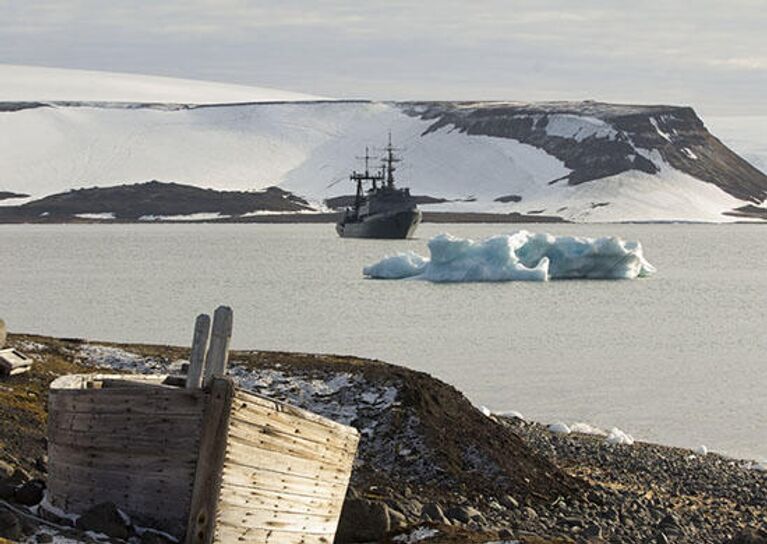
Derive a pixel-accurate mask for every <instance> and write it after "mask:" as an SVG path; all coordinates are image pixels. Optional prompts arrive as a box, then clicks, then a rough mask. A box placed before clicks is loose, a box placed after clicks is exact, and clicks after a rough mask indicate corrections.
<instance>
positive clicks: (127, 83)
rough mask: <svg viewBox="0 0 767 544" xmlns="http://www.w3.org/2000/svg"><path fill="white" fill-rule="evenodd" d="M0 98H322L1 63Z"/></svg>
mask: <svg viewBox="0 0 767 544" xmlns="http://www.w3.org/2000/svg"><path fill="white" fill-rule="evenodd" d="M0 81H2V82H3V85H2V86H0V102H51V101H55V102H113V103H121V102H122V103H175V104H223V103H240V102H280V101H288V102H290V101H295V100H299V101H300V100H321V98H320V97H318V96H312V95H308V94H302V93H295V92H290V91H282V90H278V89H269V88H263V87H250V86H247V85H234V84H231V83H218V82H213V81H200V80H191V79H179V78H172V77H162V76H147V75H139V74H124V73H116V72H98V71H91V70H71V69H64V68H44V67H40V66H20V65H15V64H0Z"/></svg>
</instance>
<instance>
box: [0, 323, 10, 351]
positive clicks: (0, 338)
mask: <svg viewBox="0 0 767 544" xmlns="http://www.w3.org/2000/svg"><path fill="white" fill-rule="evenodd" d="M7 337H8V331H7V330H6V328H5V321H3V320H2V319H0V349H2V348H3V347H4V346H5V339H6V338H7Z"/></svg>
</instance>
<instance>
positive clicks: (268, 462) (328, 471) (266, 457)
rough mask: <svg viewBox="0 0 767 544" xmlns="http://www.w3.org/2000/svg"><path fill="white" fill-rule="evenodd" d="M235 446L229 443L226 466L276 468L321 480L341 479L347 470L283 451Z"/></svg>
mask: <svg viewBox="0 0 767 544" xmlns="http://www.w3.org/2000/svg"><path fill="white" fill-rule="evenodd" d="M235 447H236V445H234V444H230V447H229V450H228V451H227V455H226V465H227V466H228V465H229V464H232V465H234V464H238V465H240V466H242V467H243V468H244V469H248V468H250V469H251V470H253V471H256V470H261V469H263V468H276V469H277V470H278V471H279V472H282V473H283V474H287V475H296V476H301V477H303V478H312V479H318V480H319V481H323V482H335V481H342V479H343V476H344V475H345V474H346V472H347V470H348V469H347V467H345V466H339V465H337V464H334V463H323V462H322V461H320V460H309V459H300V458H298V457H291V456H289V455H287V454H284V453H280V452H273V451H268V450H262V449H258V450H254V449H252V448H237V449H236V450H235Z"/></svg>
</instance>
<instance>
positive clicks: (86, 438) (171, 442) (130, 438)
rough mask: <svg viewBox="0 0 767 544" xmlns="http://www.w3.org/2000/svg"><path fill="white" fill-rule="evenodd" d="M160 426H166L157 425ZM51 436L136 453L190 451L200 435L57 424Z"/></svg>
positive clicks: (63, 441)
mask: <svg viewBox="0 0 767 544" xmlns="http://www.w3.org/2000/svg"><path fill="white" fill-rule="evenodd" d="M155 428H158V429H161V428H163V427H159V426H158V427H155ZM48 440H49V442H51V443H52V444H58V445H61V446H72V447H81V448H93V449H97V450H100V451H103V452H112V453H113V454H114V453H120V452H122V453H124V454H126V455H127V454H129V453H130V454H135V453H139V452H147V453H150V452H160V451H182V452H183V451H188V450H190V449H192V450H194V449H196V448H197V445H198V443H199V437H198V436H197V435H196V434H194V435H192V434H183V435H175V434H165V435H159V434H158V435H152V434H144V435H139V436H137V435H136V434H134V433H131V432H127V433H125V432H116V431H114V432H111V433H109V434H102V433H99V432H92V431H71V430H68V429H62V428H57V427H50V428H49V429H48Z"/></svg>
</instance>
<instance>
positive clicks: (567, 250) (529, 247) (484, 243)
mask: <svg viewBox="0 0 767 544" xmlns="http://www.w3.org/2000/svg"><path fill="white" fill-rule="evenodd" d="M428 246H429V252H430V254H431V258H426V257H421V256H419V255H417V254H415V253H413V252H407V253H400V254H398V255H393V256H388V257H385V258H384V259H382V260H381V261H379V262H377V263H375V264H372V265H370V266H366V267H365V268H364V269H363V274H364V275H365V276H368V277H370V278H376V279H404V278H412V279H420V280H427V281H432V282H482V281H547V280H549V279H574V278H591V279H596V278H598V279H634V278H638V277H644V276H649V275H651V274H652V273H654V272H655V268H654V267H653V266H652V265H651V264H650V263H649V262H647V260H645V258H644V256H643V254H642V246H641V244H640V243H639V242H627V241H624V240H622V239H620V238H616V237H603V238H581V237H571V236H553V235H551V234H533V233H530V232H528V231H524V230H522V231H519V232H516V233H514V234H511V235H503V234H500V235H496V236H491V237H489V238H485V239H484V240H481V241H478V242H476V241H474V240H471V239H464V238H457V237H454V236H451V235H450V234H440V235H438V236H435V237H434V238H432V239H431V240H430V241H429V244H428Z"/></svg>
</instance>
